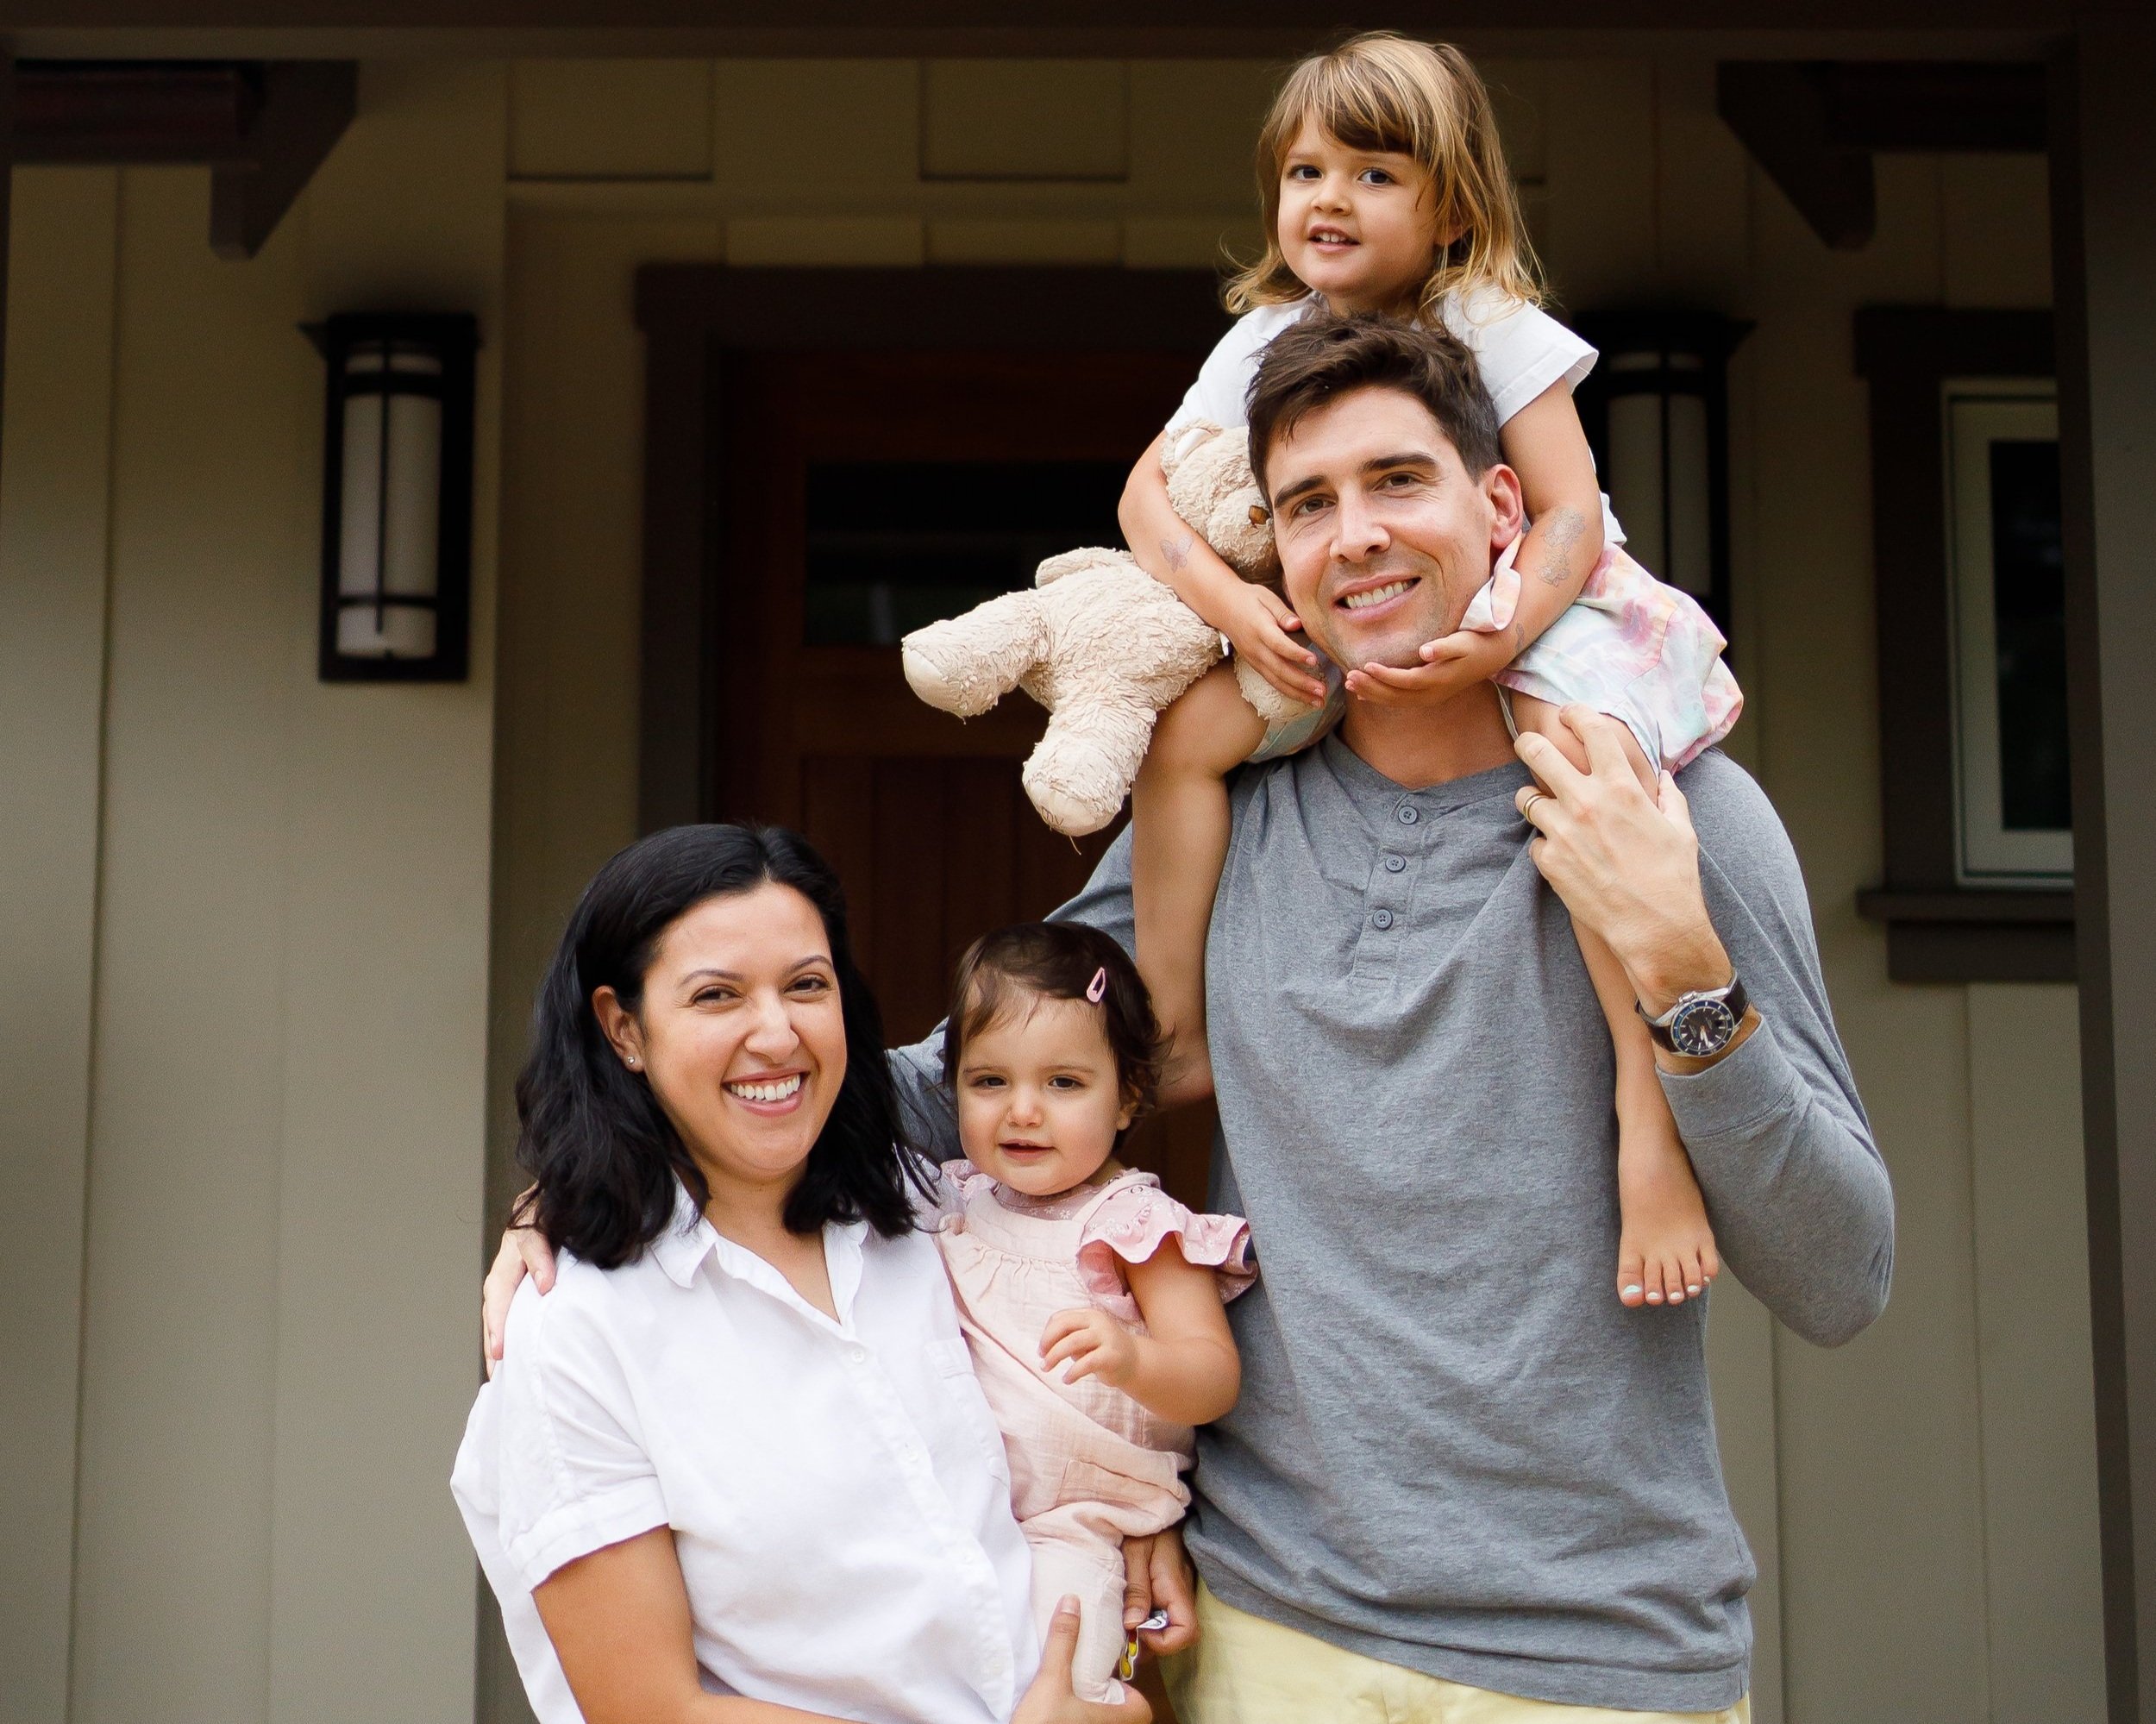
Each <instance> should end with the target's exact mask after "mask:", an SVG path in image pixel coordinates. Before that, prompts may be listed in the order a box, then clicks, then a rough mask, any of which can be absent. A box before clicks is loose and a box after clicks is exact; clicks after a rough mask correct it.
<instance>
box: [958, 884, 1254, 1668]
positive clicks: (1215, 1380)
mask: <svg viewBox="0 0 2156 1724" xmlns="http://www.w3.org/2000/svg"><path fill="white" fill-rule="evenodd" d="M943 1037H944V1040H943V1070H944V1077H945V1081H947V1082H948V1083H949V1084H950V1088H951V1091H952V1094H954V1096H955V1097H956V1100H957V1104H958V1135H959V1141H960V1143H961V1144H962V1146H963V1147H964V1149H965V1151H966V1155H967V1159H966V1160H964V1161H962V1162H955V1163H951V1164H950V1165H949V1166H948V1167H946V1168H945V1169H943V1180H944V1186H945V1203H944V1214H943V1220H942V1222H941V1225H940V1230H939V1232H938V1234H937V1238H938V1241H939V1243H940V1244H941V1245H942V1247H943V1263H944V1267H945V1268H946V1269H948V1270H949V1271H950V1281H951V1287H952V1288H953V1290H954V1291H955V1292H956V1295H957V1301H958V1320H959V1324H960V1326H961V1327H962V1329H963V1330H964V1332H965V1336H966V1340H967V1343H968V1345H969V1346H970V1347H971V1348H972V1350H973V1360H974V1370H975V1374H976V1375H977V1376H979V1377H980V1379H981V1389H982V1390H983V1391H984V1392H985V1393H986V1394H987V1397H988V1405H989V1407H991V1408H992V1409H993V1411H994V1413H995V1416H996V1422H997V1424H998V1425H999V1426H1001V1427H1002V1431H1003V1436H1004V1442H1005V1445H1006V1450H1007V1452H1008V1454H1009V1457H1010V1462H1011V1504H1012V1509H1013V1510H1014V1511H1015V1513H1016V1514H1017V1515H1018V1525H1019V1527H1020V1528H1021V1529H1022V1530H1023V1531H1024V1532H1025V1536H1026V1540H1027V1542H1028V1544H1029V1545H1031V1547H1032V1552H1033V1602H1034V1609H1035V1614H1036V1615H1037V1617H1038V1619H1039V1621H1040V1626H1041V1628H1042V1631H1043V1633H1046V1631H1047V1627H1048V1621H1049V1617H1050V1614H1052V1613H1053V1612H1054V1609H1055V1608H1056V1602H1057V1601H1058V1600H1059V1599H1061V1598H1062V1597H1063V1596H1064V1595H1066V1594H1069V1595H1075V1596H1076V1597H1077V1599H1078V1600H1079V1602H1080V1606H1081V1612H1082V1616H1081V1624H1080V1628H1079V1640H1078V1652H1077V1657H1076V1658H1075V1662H1074V1664H1073V1665H1072V1679H1073V1683H1074V1686H1075V1689H1076V1690H1077V1693H1078V1694H1079V1696H1081V1698H1084V1699H1093V1700H1106V1701H1110V1702H1113V1701H1116V1700H1119V1699H1120V1698H1121V1696H1122V1689H1121V1685H1120V1684H1119V1683H1118V1682H1117V1681H1116V1680H1115V1678H1116V1676H1117V1674H1118V1673H1119V1664H1120V1661H1121V1660H1122V1659H1123V1658H1125V1654H1126V1641H1125V1628H1124V1622H1123V1579H1124V1576H1123V1557H1122V1545H1123V1540H1124V1539H1125V1538H1126V1537H1137V1536H1142V1535H1144V1534H1147V1533H1157V1532H1160V1531H1161V1530H1163V1528H1164V1527H1169V1526H1171V1525H1173V1524H1174V1523H1175V1521H1176V1520H1179V1519H1181V1515H1182V1513H1183V1510H1184V1509H1185V1508H1187V1507H1188V1505H1189V1501H1190V1491H1189V1488H1188V1486H1187V1485H1185V1484H1184V1483H1183V1482H1182V1480H1181V1476H1180V1475H1181V1472H1182V1471H1183V1470H1185V1469H1186V1468H1188V1466H1189V1465H1190V1463H1191V1458H1192V1445H1193V1432H1192V1430H1191V1427H1192V1426H1194V1425H1202V1424H1204V1423H1206V1421H1207V1420H1213V1419H1218V1418H1219V1416H1220V1415H1221V1414H1224V1413H1225V1412H1226V1411H1227V1410H1228V1409H1229V1408H1230V1407H1232V1406H1233V1405H1234V1404H1235V1396H1236V1391H1237V1389H1238V1387H1239V1386H1240V1382H1241V1376H1242V1370H1241V1366H1240V1364H1239V1363H1238V1360H1237V1357H1236V1352H1235V1343H1234V1342H1233V1340H1232V1339H1231V1338H1229V1334H1228V1326H1227V1319H1226V1317H1225V1314H1224V1313H1223V1312H1222V1310H1221V1306H1222V1304H1223V1302H1224V1301H1226V1300H1229V1299H1232V1298H1233V1297H1234V1296H1235V1295H1237V1294H1238V1293H1240V1292H1242V1291H1243V1290H1244V1288H1246V1287H1248V1286H1249V1285H1250V1282H1251V1281H1252V1280H1253V1279H1254V1278H1255V1276H1256V1273H1257V1272H1256V1270H1255V1269H1252V1268H1250V1266H1249V1264H1248V1263H1247V1261H1246V1252H1247V1249H1248V1244H1249V1238H1250V1227H1249V1225H1248V1224H1247V1223H1246V1222H1244V1221H1243V1220H1241V1219H1239V1218H1238V1217H1235V1216H1232V1215H1194V1214H1192V1213H1190V1211H1189V1210H1188V1209H1186V1208H1184V1207H1183V1206H1182V1205H1181V1204H1180V1203H1178V1202H1176V1201H1175V1200H1174V1199H1173V1198H1171V1197H1169V1195H1168V1194H1167V1193H1165V1192H1164V1191H1163V1190H1162V1189H1161V1188H1160V1182H1159V1181H1158V1180H1157V1179H1156V1178H1154V1177H1153V1175H1151V1174H1149V1173H1134V1172H1131V1171H1130V1170H1129V1169H1125V1168H1123V1167H1121V1166H1119V1165H1118V1164H1117V1163H1116V1162H1115V1161H1114V1159H1113V1154H1114V1151H1115V1150H1116V1148H1117V1146H1118V1145H1119V1144H1120V1143H1121V1142H1122V1140H1123V1138H1124V1134H1125V1132H1128V1131H1129V1130H1130V1128H1131V1122H1132V1121H1133V1120H1134V1119H1137V1118H1138V1115H1140V1114H1141V1113H1144V1111H1145V1109H1146V1108H1147V1107H1148V1106H1150V1104H1151V1101H1152V1099H1153V1088H1154V1081H1155V1076H1156V1069H1157V1059H1158V1050H1159V1045H1160V1037H1159V1030H1158V1027H1157V1025H1156V1022H1155V1020H1154V1017H1153V1008H1152V1005H1151V1002H1150V1000H1148V999H1147V998H1146V994H1145V987H1144V983H1143V982H1141V981H1139V980H1138V971H1137V969H1135V968H1134V967H1133V966H1132V964H1131V961H1130V959H1129V958H1128V957H1126V956H1125V955H1124V952H1123V949H1122V948H1121V947H1120V946H1119V945H1117V944H1116V943H1115V942H1114V941H1113V940H1112V939H1111V938H1109V937H1108V936H1106V934H1103V933H1100V932H1099V931H1097V930H1095V929H1092V928H1081V927H1076V926H1073V925H1065V924H1057V923H1028V924H1025V925H1020V926H1018V927H1015V928H1006V929H1004V930H1003V931H1001V932H1000V933H994V934H989V935H987V936H985V937H983V938H981V939H979V940H976V941H975V943H974V944H973V947H972V949H971V950H968V952H967V954H966V956H964V958H962V960H961V961H960V962H959V966H958V975H957V980H956V983H955V984H954V986H953V988H952V998H951V1006H950V1019H949V1021H948V1023H947V1025H946V1026H945V1029H944V1031H943ZM1120 1673H1121V1674H1123V1675H1128V1674H1129V1673H1130V1671H1129V1667H1128V1666H1127V1665H1122V1666H1121V1669H1120Z"/></svg>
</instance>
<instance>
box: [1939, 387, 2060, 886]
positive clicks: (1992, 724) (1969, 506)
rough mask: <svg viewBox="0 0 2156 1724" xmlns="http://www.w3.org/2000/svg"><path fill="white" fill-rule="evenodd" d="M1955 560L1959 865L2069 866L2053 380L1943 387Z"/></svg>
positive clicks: (1964, 870)
mask: <svg viewBox="0 0 2156 1724" xmlns="http://www.w3.org/2000/svg"><path fill="white" fill-rule="evenodd" d="M1944 410H1945V419H1946V445H1947V467H1946V483H1947V490H1948V502H1947V510H1946V526H1947V532H1948V536H1949V551H1948V555H1949V557H1950V560H1951V564H1952V571H1953V592H1952V598H1953V610H1954V645H1955V660H1954V669H1955V677H1954V683H1955V687H1954V709H1955V711H1954V717H1955V744H1956V747H1955V753H1956V756H1957V760H1956V767H1957V774H1956V777H1957V783H1956V791H1957V803H1956V817H1957V818H1956V821H1955V826H1956V835H1957V837H1958V840H1959V844H1958V850H1957V854H1956V856H1955V870H1956V875H1957V878H1958V879H1959V881H1961V882H1962V883H1963V884H1965V885H1975V886H1990V885H1998V886H2059V885H2064V884H2066V883H2068V882H2070V881H2071V880H2072V878H2073V831H2072V824H2073V821H2072V814H2071V806H2072V802H2071V791H2070V787H2069V784H2068V781H2067V758H2066V619H2065V557H2064V555H2063V553H2062V551H2061V549H2060V543H2059V408H2058V403H2057V400H2056V398H2055V397H2054V395H2053V391H2052V388H2051V386H2049V385H2048V384H2047V383H2042V382H2028V381H2021V382H2019V383H2016V382H2015V381H2014V380H2011V379H2004V380H1984V379H1975V380H1961V381H1956V382H1951V383H1949V384H1948V385H1947V386H1946V389H1945V391H1944Z"/></svg>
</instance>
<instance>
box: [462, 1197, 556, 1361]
mask: <svg viewBox="0 0 2156 1724" xmlns="http://www.w3.org/2000/svg"><path fill="white" fill-rule="evenodd" d="M517 1203H518V1207H519V1209H521V1207H522V1206H523V1199H522V1198H519V1199H518V1200H517ZM527 1275H529V1276H530V1277H531V1281H532V1285H533V1286H535V1287H536V1288H538V1289H539V1291H540V1292H542V1293H551V1292H553V1291H554V1248H553V1247H552V1246H551V1245H549V1244H547V1242H546V1239H545V1238H544V1237H543V1236H542V1234H541V1233H540V1232H539V1231H538V1229H536V1227H511V1228H510V1229H509V1230H508V1231H507V1232H505V1233H504V1234H503V1235H502V1244H501V1249H500V1250H499V1251H496V1252H495V1253H494V1262H493V1264H492V1267H491V1268H489V1269H488V1270H487V1271H486V1280H484V1281H483V1282H480V1283H479V1345H480V1346H481V1347H482V1348H484V1349H485V1351H486V1374H487V1376H490V1377H491V1376H493V1375H494V1368H495V1367H496V1366H497V1365H498V1364H501V1362H502V1346H503V1342H504V1338H505V1335H506V1333H507V1331H508V1328H509V1307H510V1303H511V1301H513V1300H514V1299H515V1298H516V1297H517V1288H518V1287H519V1286H520V1285H522V1284H523V1279H524V1277H525V1276H527Z"/></svg>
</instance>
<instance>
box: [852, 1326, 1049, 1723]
mask: <svg viewBox="0 0 2156 1724" xmlns="http://www.w3.org/2000/svg"><path fill="white" fill-rule="evenodd" d="M840 1345H841V1346H842V1347H843V1350H844V1357H845V1359H846V1364H847V1367H848V1369H849V1372H850V1373H851V1375H852V1376H853V1378H854V1381H855V1383H856V1386H857V1387H858V1389H859V1390H860V1393H861V1396H862V1400H863V1401H866V1402H868V1406H869V1408H870V1410H871V1413H872V1415H873V1416H874V1420H875V1422H876V1427H877V1429H878V1431H879V1432H881V1435H882V1437H883V1439H884V1441H885V1444H886V1445H887V1447H888V1448H889V1450H890V1451H891V1452H892V1453H893V1454H895V1455H896V1456H897V1457H898V1460H899V1473H900V1474H901V1475H902V1476H904V1478H905V1480H906V1494H907V1495H909V1496H911V1497H912V1500H913V1506H914V1507H915V1508H917V1509H918V1510H919V1511H920V1514H921V1519H922V1520H924V1521H925V1522H926V1523H927V1526H928V1529H929V1533H930V1535H931V1537H932V1538H933V1539H935V1540H936V1543H937V1546H938V1547H939V1548H940V1549H941V1550H942V1552H943V1556H944V1558H945V1560H947V1561H948V1562H949V1563H950V1564H951V1566H952V1568H953V1569H954V1570H956V1572H957V1574H958V1577H959V1581H960V1583H961V1584H962V1585H963V1586H964V1587H965V1589H966V1590H967V1592H968V1594H969V1595H971V1596H972V1599H973V1602H974V1611H973V1619H972V1621H973V1633H974V1654H975V1658H977V1659H979V1661H980V1665H981V1669H982V1671H984V1672H986V1673H987V1675H988V1676H989V1677H991V1678H993V1679H994V1680H996V1681H999V1682H1000V1683H1001V1685H1002V1687H1003V1689H1004V1690H1006V1692H1005V1693H1004V1694H1003V1696H1001V1698H1002V1700H1003V1702H1005V1703H1007V1702H1009V1701H1010V1699H1011V1697H1012V1693H1014V1692H1015V1690H1016V1688H1017V1672H1016V1671H1014V1670H1013V1669H1012V1665H1011V1649H1010V1646H1008V1644H1007V1643H1006V1640H1005V1639H1004V1637H1003V1634H1002V1632H1001V1627H1002V1621H1003V1604H1002V1598H1003V1595H1002V1589H1001V1587H1000V1583H999V1582H998V1580H997V1577H996V1572H995V1565H994V1564H993V1563H991V1562H990V1561H989V1560H988V1555H987V1552H986V1551H984V1550H983V1549H982V1548H981V1545H980V1544H979V1542H978V1541H977V1540H975V1539H970V1538H968V1537H967V1536H965V1534H964V1533H962V1532H961V1530H960V1528H959V1525H958V1510H957V1507H956V1504H954V1503H953V1502H952V1501H951V1500H950V1495H949V1493H947V1492H946V1491H945V1490H944V1489H943V1483H942V1481H941V1480H939V1479H938V1478H937V1476H936V1469H935V1467H934V1465H933V1464H932V1463H931V1461H930V1459H929V1453H928V1445H927V1444H926V1443H925V1442H924V1441H923V1440H922V1439H921V1433H920V1432H919V1430H918V1428H917V1427H916V1426H915V1425H914V1423H913V1419H912V1414H909V1413H908V1412H907V1411H906V1403H905V1402H904V1401H902V1400H901V1399H900V1398H899V1392H898V1389H897V1387H896V1385H894V1384H893V1382H892V1381H891V1378H890V1375H889V1373H887V1371H886V1370H884V1368H883V1365H882V1362H881V1360H879V1359H877V1358H876V1357H874V1355H872V1354H871V1353H870V1352H869V1351H868V1348H866V1347H865V1346H863V1345H862V1344H861V1343H860V1342H859V1341H857V1340H855V1339H854V1338H852V1337H851V1336H850V1335H848V1336H846V1337H845V1338H843V1340H842V1341H841V1343H840ZM991 1697H992V1698H993V1697H994V1696H991Z"/></svg>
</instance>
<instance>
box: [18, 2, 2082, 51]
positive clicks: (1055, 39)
mask: <svg viewBox="0 0 2156 1724" xmlns="http://www.w3.org/2000/svg"><path fill="white" fill-rule="evenodd" d="M2109 9H2112V8H2109V7H2106V6H2104V5H2103V3H2102V0H1958V3H1957V4H1956V5H1954V6H1953V7H1952V9H1951V14H1950V15H1949V16H1942V9H1941V8H1940V5H1939V3H1938V0H1540V3H1539V4H1538V5H1536V6H1534V7H1532V8H1531V9H1524V11H1523V9H1522V8H1521V7H1520V5H1519V4H1518V3H1517V0H1391V3H1388V4H1387V5H1384V6H1382V7H1377V8H1369V9H1362V10H1358V11H1350V12H1347V13H1344V14H1340V15H1337V16H1336V18H1335V20H1334V21H1333V22H1326V23H1324V24H1322V25H1313V23H1312V22H1311V16H1310V11H1309V9H1308V7H1307V6H1305V5H1300V4H1290V3H1288V0H1242V3H1238V4H1234V5H1229V4H1225V3H1223V0H1031V3H1029V4H1026V5H1025V6H1019V5H1017V4H1015V3H1012V0H897V3H889V0H0V31H4V32H8V33H10V34H12V35H13V38H14V47H15V51H16V53H18V54H22V55H37V56H41V57H42V56H47V55H51V56H62V57H73V56H78V55H90V54H106V55H110V54H115V53H124V54H127V55H128V56H135V55H148V54H160V53H161V54H189V53H192V54H201V53H219V54H232V55H245V56H256V55H260V56H278V57H287V56H294V55H298V56H307V55H310V54H325V55H346V54H354V53H359V54H368V53H374V54H392V55H393V54H398V53H443V52H449V53H497V54H498V53H533V54H543V53H572V54H573V53H583V54H611V53H647V54H648V53H684V54H698V55H703V54H710V55H721V54H728V55H732V54H740V55H804V56H825V55H834V56H836V55H868V56H874V55H915V54H964V55H986V56H1002V55H1008V56H1012V57H1025V56H1037V55H1053V56H1066V55H1075V56H1082V55H1106V56H1112V57H1131V56H1142V57H1155V56H1159V57H1176V56H1185V55H1189V56H1200V55H1202V56H1217V55H1235V56H1245V55H1250V54H1275V53H1296V52H1300V51H1302V50H1304V49H1306V48H1307V47H1309V46H1310V45H1311V44H1312V43H1313V41H1317V40H1319V39H1323V38H1330V37H1333V36H1336V35H1337V34H1340V33H1342V32H1344V31H1346V30H1348V29H1350V28H1364V27H1372V28H1374V27H1378V26H1383V27H1387V28H1395V29H1404V30H1410V31H1417V32H1423V33H1428V34H1442V35H1445V36H1447V37H1450V38H1454V39H1460V40H1465V41H1470V42H1471V43H1473V44H1474V45H1475V46H1476V47H1480V48H1482V50H1483V51H1485V52H1488V51H1490V50H1491V49H1492V48H1493V47H1497V46H1499V45H1500V44H1513V43H1517V44H1520V45H1521V46H1522V47H1526V46H1527V45H1529V44H1532V43H1538V42H1539V43H1543V44H1550V43H1551V42H1553V41H1554V40H1556V39H1566V42H1567V46H1568V47H1571V46H1575V45H1576V46H1586V45H1588V44H1589V43H1594V44H1606V43H1611V42H1613V41H1616V40H1618V39H1622V38H1643V37H1648V36H1651V37H1656V38H1660V39H1663V40H1664V41H1666V40H1667V38H1668V37H1669V36H1670V34H1684V35H1687V36H1690V37H1693V38H1695V39H1696V41H1697V45H1698V46H1699V47H1700V48H1701V49H1702V52H1707V53H1714V54H1715V55H1716V56H1717V57H1720V58H1736V57H1747V56H1750V57H1776V56H1788V55H1795V54H1814V53H1827V54H1831V53H1834V52H1835V51H1836V48H1837V47H1838V46H1839V47H1841V48H1842V50H1843V51H1845V52H1846V49H1847V47H1848V45H1850V44H1851V43H1852V41H1861V42H1863V43H1865V45H1866V47H1867V50H1868V51H1871V52H1876V53H1879V54H1881V55H1884V56H1892V55H1896V54H1902V53H1906V54H1909V55H1915V56H1921V55H1924V54H1932V55H1936V54H1938V53H1940V51H1941V47H1942V44H1946V43H1951V44H1952V47H1953V50H1954V52H1956V53H1959V54H1962V55H1965V56H1967V57H1972V58H1982V57H1985V56H1986V55H1987V54H1990V53H1997V54H2001V55H2008V56H2010V55H2015V54H2025V53H2028V50H2029V49H2030V47H2032V46H2033V45H2034V44H2037V43H2039V42H2040V41H2043V40H2044V39H2045V38H2046V37H2047V36H2052V35H2056V34H2061V33H2064V32H2066V31H2070V30H2071V29H2072V28H2073V27H2074V25H2075V23H2076V22H2077V21H2078V20H2079V19H2082V18H2084V17H2088V16H2096V15H2097V14H2098V13H2100V12H2102V11H2105V10H2109ZM1528 23H1531V25H1532V28H1523V24H1528ZM1896 38H1899V39H1900V40H1899V41H1896Z"/></svg>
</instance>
